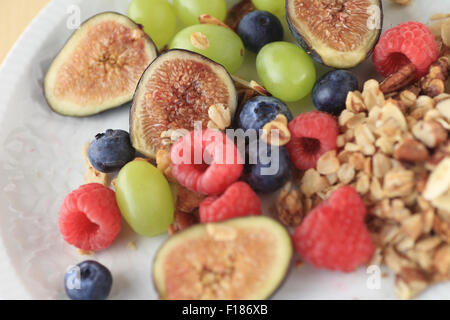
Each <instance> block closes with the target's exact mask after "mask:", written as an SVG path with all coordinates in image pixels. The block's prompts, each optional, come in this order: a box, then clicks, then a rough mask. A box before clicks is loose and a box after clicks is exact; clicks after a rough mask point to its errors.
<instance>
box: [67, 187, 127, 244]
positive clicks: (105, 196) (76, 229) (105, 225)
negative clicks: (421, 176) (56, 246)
mask: <svg viewBox="0 0 450 320" xmlns="http://www.w3.org/2000/svg"><path fill="white" fill-rule="evenodd" d="M121 223H122V217H121V214H120V211H119V207H118V206H117V202H116V195H115V193H114V191H112V190H111V189H108V188H106V187H104V186H103V185H101V184H99V183H91V184H86V185H83V186H81V187H80V188H79V189H77V190H75V191H72V192H71V193H70V194H69V195H68V196H67V197H66V198H65V199H64V203H63V205H62V207H61V211H60V216H59V221H58V225H59V230H60V232H61V234H62V236H63V238H64V240H65V241H67V242H68V243H70V244H71V245H73V246H75V247H77V248H79V249H82V250H86V251H98V250H102V249H105V248H107V247H109V245H110V244H111V243H112V242H113V241H114V239H116V237H117V235H118V234H119V232H120V227H121Z"/></svg>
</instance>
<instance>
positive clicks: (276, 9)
mask: <svg viewBox="0 0 450 320" xmlns="http://www.w3.org/2000/svg"><path fill="white" fill-rule="evenodd" d="M252 2H253V4H254V5H255V7H256V9H258V10H264V11H269V12H270V13H273V14H274V15H277V16H284V15H285V2H286V0H252Z"/></svg>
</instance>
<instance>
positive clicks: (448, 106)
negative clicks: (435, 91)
mask: <svg viewBox="0 0 450 320" xmlns="http://www.w3.org/2000/svg"><path fill="white" fill-rule="evenodd" d="M436 109H438V110H439V112H440V113H441V115H442V116H444V117H445V118H446V119H447V120H450V99H447V100H444V101H441V102H439V103H438V104H437V105H436Z"/></svg>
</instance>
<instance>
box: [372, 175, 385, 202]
mask: <svg viewBox="0 0 450 320" xmlns="http://www.w3.org/2000/svg"><path fill="white" fill-rule="evenodd" d="M370 195H371V197H372V199H373V200H381V199H382V198H383V197H384V196H385V194H384V191H383V189H382V188H381V184H380V181H379V180H378V178H376V177H373V178H372V181H371V183H370Z"/></svg>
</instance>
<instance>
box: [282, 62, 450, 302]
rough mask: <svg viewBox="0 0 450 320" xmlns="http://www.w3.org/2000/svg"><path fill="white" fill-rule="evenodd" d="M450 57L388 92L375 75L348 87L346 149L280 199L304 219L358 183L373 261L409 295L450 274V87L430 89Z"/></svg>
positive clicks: (342, 119) (342, 122)
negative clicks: (358, 85) (360, 85)
mask: <svg viewBox="0 0 450 320" xmlns="http://www.w3.org/2000/svg"><path fill="white" fill-rule="evenodd" d="M448 61H449V60H448V57H441V58H440V59H439V60H438V61H437V62H436V63H434V64H433V65H432V66H431V68H430V72H429V73H428V75H427V76H425V77H424V78H423V79H422V80H421V81H420V82H419V83H417V84H415V85H413V86H411V87H408V88H406V89H403V90H401V91H395V92H390V93H389V94H387V95H384V94H383V92H382V90H381V89H380V84H379V83H378V82H377V81H375V80H369V81H367V82H366V83H365V84H364V89H363V91H362V92H359V91H355V92H351V93H349V95H348V97H347V104H346V109H345V110H344V111H343V112H342V113H341V115H340V116H339V118H338V121H339V128H340V129H339V131H340V134H339V136H338V140H337V141H338V147H339V151H338V152H336V151H334V150H332V151H328V152H327V153H325V154H324V155H322V156H321V157H320V158H319V160H318V162H317V168H316V169H309V170H307V171H306V172H305V173H304V174H303V175H302V176H301V177H299V178H298V179H297V180H295V181H294V182H295V183H296V185H297V186H298V190H296V189H293V190H292V188H291V185H289V184H288V185H287V186H286V187H285V189H283V190H282V191H281V193H280V195H279V198H278V202H277V209H278V214H279V218H280V219H281V220H282V221H286V220H287V219H286V216H288V213H289V214H291V215H292V216H295V217H297V219H301V217H302V216H303V215H304V214H306V213H307V212H308V211H309V209H308V208H311V203H320V202H321V201H322V200H324V199H327V198H328V197H329V195H330V194H331V193H332V192H333V191H334V190H337V189H339V188H340V187H342V186H344V185H351V186H353V187H354V188H355V190H356V191H357V192H358V193H359V194H360V195H361V196H362V198H363V201H364V203H365V204H366V206H367V208H368V211H369V216H368V218H367V221H366V222H367V225H368V227H369V230H370V231H371V234H372V238H373V241H374V243H375V245H376V251H375V254H374V256H373V258H372V260H371V262H370V263H369V264H385V265H387V266H388V267H389V268H390V269H392V270H393V271H394V272H395V274H396V280H395V287H396V293H397V295H398V296H399V298H402V299H411V298H413V297H414V296H416V295H417V294H418V293H420V292H421V291H422V290H424V289H425V288H427V287H428V286H430V285H432V284H433V283H436V282H441V281H447V280H449V279H450V185H449V183H450V177H449V175H450V158H449V157H448V156H449V155H450V141H449V139H448V131H449V129H450V125H449V121H450V114H449V112H450V94H447V93H443V92H438V93H439V94H437V95H435V94H432V95H424V94H423V93H424V92H428V93H430V92H432V90H429V86H428V83H429V82H432V81H433V80H430V79H436V80H439V82H442V83H445V82H446V80H447V78H448V70H449V64H448ZM397 75H398V78H397V79H398V80H397V81H402V79H403V74H400V73H399V74H397ZM437 75H439V76H437ZM395 77H396V76H395V75H394V76H393V77H392V78H395ZM392 78H391V85H397V84H396V83H394V81H392ZM435 83H436V82H435ZM399 89H400V88H399ZM385 91H392V90H389V89H388V90H386V89H385ZM293 198H295V199H302V200H301V202H300V203H301V204H300V205H299V204H298V203H296V202H295V201H290V199H293ZM302 209H303V210H302ZM286 224H288V225H293V226H294V225H295V224H296V221H295V220H294V219H293V218H292V217H291V218H290V219H289V220H288V221H287V223H286Z"/></svg>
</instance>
